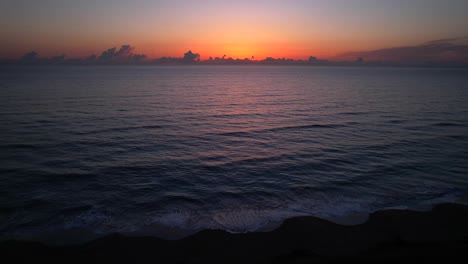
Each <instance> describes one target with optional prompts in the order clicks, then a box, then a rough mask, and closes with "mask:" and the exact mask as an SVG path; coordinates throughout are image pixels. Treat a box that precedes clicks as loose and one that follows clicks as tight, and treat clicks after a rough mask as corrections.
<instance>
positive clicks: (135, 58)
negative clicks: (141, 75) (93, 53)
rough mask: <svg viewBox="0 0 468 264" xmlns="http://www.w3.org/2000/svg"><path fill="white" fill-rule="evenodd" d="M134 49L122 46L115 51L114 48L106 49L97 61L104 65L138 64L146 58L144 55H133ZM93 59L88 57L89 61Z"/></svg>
mask: <svg viewBox="0 0 468 264" xmlns="http://www.w3.org/2000/svg"><path fill="white" fill-rule="evenodd" d="M133 50H134V48H133V47H132V46H130V45H122V46H121V47H120V49H118V50H117V48H116V47H113V48H110V49H107V50H105V51H103V52H102V53H101V55H100V56H99V57H97V60H98V61H100V62H105V63H132V62H140V61H142V60H144V59H145V58H146V55H145V54H134V53H133ZM91 58H93V59H94V57H89V59H91Z"/></svg>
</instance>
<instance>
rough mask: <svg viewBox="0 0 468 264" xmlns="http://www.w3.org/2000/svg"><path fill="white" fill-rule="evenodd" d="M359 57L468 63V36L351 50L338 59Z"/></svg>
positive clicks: (417, 62) (378, 59)
mask: <svg viewBox="0 0 468 264" xmlns="http://www.w3.org/2000/svg"><path fill="white" fill-rule="evenodd" d="M359 57H361V58H363V59H364V60H365V61H385V62H396V63H402V64H421V63H423V64H424V63H468V37H463V38H450V39H439V40H433V41H430V42H426V43H423V44H421V45H416V46H405V47H394V48H388V49H378V50H372V51H360V52H349V53H345V54H341V55H339V56H337V57H336V59H338V60H349V61H351V60H356V59H357V58H359Z"/></svg>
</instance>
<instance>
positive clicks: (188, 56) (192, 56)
mask: <svg viewBox="0 0 468 264" xmlns="http://www.w3.org/2000/svg"><path fill="white" fill-rule="evenodd" d="M199 60H200V54H198V53H193V52H192V51H191V50H189V51H188V52H187V53H185V54H184V58H183V59H182V61H183V62H185V63H191V62H195V61H199Z"/></svg>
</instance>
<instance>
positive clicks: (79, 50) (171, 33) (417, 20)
mask: <svg viewBox="0 0 468 264" xmlns="http://www.w3.org/2000/svg"><path fill="white" fill-rule="evenodd" d="M390 2H391V3H390ZM408 2H409V3H408ZM466 10H468V2H467V1H463V0H448V1H436V0H414V1H403V0H394V1H386V2H385V3H383V1H371V0H347V1H344V0H329V1H318V0H288V1H286V0H268V1H267V0H250V1H247V0H238V1H222V0H216V1H215V0H192V1H191V0H171V1H169V0H159V1H150V0H135V1H132V2H129V1H123V0H117V1H113V2H112V4H111V5H110V4H109V3H107V4H106V3H105V2H104V1H95V0H82V1H67V0H42V1H32V0H16V1H2V2H1V3H0V22H1V25H2V27H1V31H0V37H1V39H2V44H1V46H0V57H19V56H21V55H22V54H24V53H26V52H28V51H32V50H34V51H37V52H38V53H39V54H40V56H54V55H60V54H66V55H67V57H84V56H88V55H90V54H93V53H94V54H96V55H99V54H100V53H101V52H102V51H103V50H106V49H108V48H111V47H118V46H120V45H123V44H130V45H131V46H133V47H135V48H136V49H135V52H136V53H144V54H147V55H148V56H149V57H150V58H152V57H162V56H172V57H181V56H182V55H183V53H185V52H186V51H187V50H189V49H190V50H192V51H194V52H197V53H200V54H201V58H202V59H207V58H208V57H210V56H212V57H217V56H218V57H222V56H223V55H224V54H225V55H227V57H233V58H251V57H252V56H255V58H256V59H263V58H265V57H267V56H271V57H276V58H281V57H286V58H294V59H305V58H308V57H309V56H316V57H319V58H332V57H334V56H335V55H337V54H340V53H344V52H349V51H362V50H372V49H379V48H385V47H394V46H403V45H413V44H419V43H423V42H426V41H429V40H434V39H442V38H450V37H457V36H466V35H468V29H467V27H466V18H465V11H466Z"/></svg>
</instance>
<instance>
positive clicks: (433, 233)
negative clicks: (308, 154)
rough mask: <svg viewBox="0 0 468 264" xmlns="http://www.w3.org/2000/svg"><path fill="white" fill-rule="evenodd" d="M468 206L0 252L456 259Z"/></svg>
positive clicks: (208, 258) (110, 258) (466, 242)
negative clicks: (354, 220) (353, 221)
mask: <svg viewBox="0 0 468 264" xmlns="http://www.w3.org/2000/svg"><path fill="white" fill-rule="evenodd" d="M466 223H468V206H466V205H460V204H440V205H437V206H435V207H434V208H433V209H432V210H431V211H426V212H421V211H411V210H401V209H390V210H383V211H379V212H375V213H372V214H370V216H369V219H368V220H367V221H366V222H365V223H363V224H358V225H348V226H345V225H339V224H335V223H332V222H330V221H327V220H323V219H319V218H315V217H296V218H290V219H287V220H285V221H284V222H283V223H282V225H281V226H280V227H279V228H277V229H275V230H273V231H269V232H249V233H242V234H239V233H238V234H234V233H228V232H226V231H221V230H203V231H200V232H199V233H196V234H194V235H191V236H189V237H186V238H183V239H179V240H164V239H159V238H156V237H144V236H142V237H130V236H124V235H121V234H111V235H107V236H105V237H102V238H99V239H96V240H93V241H91V242H87V243H84V244H80V245H69V246H47V245H45V244H41V243H39V242H27V241H4V242H1V243H0V254H1V255H2V258H3V259H9V260H10V261H11V263H14V262H26V261H28V262H29V261H34V262H37V261H46V263H48V262H50V261H52V262H55V261H57V262H62V263H68V262H75V261H76V262H80V263H85V262H88V261H105V262H114V263H115V262H118V263H330V262H349V261H364V262H366V261H372V262H382V261H388V262H402V261H410V260H411V261H413V260H414V261H418V262H420V261H423V260H441V261H442V260H443V261H447V260H455V259H456V258H462V259H463V258H466V257H468V225H466Z"/></svg>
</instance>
